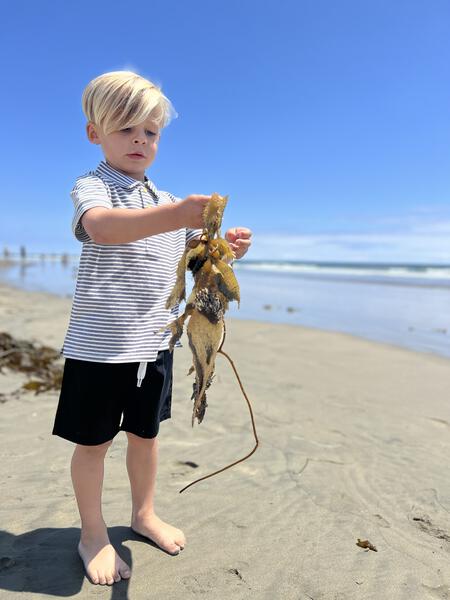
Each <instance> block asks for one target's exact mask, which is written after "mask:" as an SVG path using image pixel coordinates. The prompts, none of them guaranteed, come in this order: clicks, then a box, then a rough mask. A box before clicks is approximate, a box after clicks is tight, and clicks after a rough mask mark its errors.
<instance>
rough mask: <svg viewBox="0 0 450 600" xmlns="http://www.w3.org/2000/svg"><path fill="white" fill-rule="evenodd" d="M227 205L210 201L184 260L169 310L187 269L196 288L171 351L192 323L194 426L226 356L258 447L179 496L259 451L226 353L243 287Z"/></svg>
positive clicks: (182, 293)
mask: <svg viewBox="0 0 450 600" xmlns="http://www.w3.org/2000/svg"><path fill="white" fill-rule="evenodd" d="M227 201H228V196H220V195H219V194H212V197H211V200H210V201H209V202H208V204H207V205H206V206H205V209H204V213H203V220H204V229H203V233H202V236H201V237H200V239H197V240H194V241H193V242H191V243H190V244H189V245H188V247H187V248H186V250H185V252H184V254H183V256H182V257H181V259H180V262H179V264H178V268H177V280H176V283H175V286H174V288H173V290H172V292H171V294H170V296H169V298H168V300H167V303H166V308H172V307H173V306H175V305H176V304H178V303H180V302H181V301H182V300H185V298H186V281H185V274H186V270H188V271H191V272H192V275H193V277H194V287H193V289H192V292H191V294H190V296H189V298H188V299H187V301H186V307H185V310H184V313H183V314H182V315H181V316H180V317H178V319H176V320H175V321H173V322H172V323H170V324H169V325H168V327H170V329H171V331H172V337H171V339H170V343H169V344H170V350H173V348H174V345H175V343H176V342H177V340H179V338H180V337H181V335H182V333H183V328H184V325H185V323H186V321H187V334H188V339H189V347H190V349H191V351H192V359H193V365H192V367H191V369H190V371H189V374H191V373H193V372H195V381H194V384H193V392H192V400H193V401H194V407H193V411H192V425H193V424H194V421H195V419H197V421H198V423H201V422H202V420H203V418H204V416H205V411H206V407H207V406H208V404H207V401H206V390H207V389H208V388H209V387H210V385H211V382H212V379H213V375H214V369H215V360H216V355H217V354H218V353H219V354H223V355H224V356H225V357H226V358H227V359H228V360H229V362H230V364H231V366H232V368H233V370H234V373H235V375H236V377H237V379H238V382H239V385H240V388H241V391H242V393H243V395H244V397H245V399H246V401H247V405H248V408H249V411H250V416H251V419H252V426H253V433H254V436H255V442H256V444H255V447H254V448H253V450H252V451H251V452H250V454H248V455H247V456H245V457H243V458H241V459H240V460H238V461H236V462H234V463H232V464H231V465H228V466H226V467H224V468H223V469H220V470H219V471H216V472H215V473H211V474H210V475H207V476H206V477H202V478H201V479H197V480H196V481H194V482H192V483H191V484H189V485H188V486H186V487H185V488H183V489H182V490H180V492H183V491H184V490H185V489H187V488H188V487H190V485H193V484H194V483H197V481H201V480H202V479H206V478H207V477H212V475H216V474H217V473H220V472H222V471H224V470H225V469H229V468H230V467H232V466H234V465H235V464H237V463H239V462H242V461H243V460H246V459H247V458H249V457H250V456H251V455H252V454H253V452H255V450H256V448H257V447H258V437H257V434H256V429H255V423H254V418H253V413H252V409H251V405H250V402H249V400H248V397H247V395H246V393H245V391H244V388H243V386H242V383H241V381H240V378H239V375H238V373H237V371H236V368H235V366H234V364H233V361H232V360H231V358H230V357H229V356H228V355H227V354H226V353H225V352H224V351H223V350H222V346H223V344H224V341H225V321H224V315H225V312H226V310H227V309H228V306H229V303H230V302H231V301H233V300H235V301H237V302H238V303H239V301H240V294H239V284H238V282H237V279H236V277H235V275H234V271H233V269H232V267H231V266H230V264H229V263H230V262H231V261H232V260H233V258H234V254H233V251H232V250H231V248H230V247H229V245H228V242H227V241H226V240H225V239H223V238H222V237H221V236H220V227H221V225H222V217H223V212H224V210H225V206H226V204H227Z"/></svg>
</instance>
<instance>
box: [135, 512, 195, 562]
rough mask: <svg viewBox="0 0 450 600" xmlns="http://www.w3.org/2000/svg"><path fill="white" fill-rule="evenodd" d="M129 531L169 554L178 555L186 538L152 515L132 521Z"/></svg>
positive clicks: (179, 531)
mask: <svg viewBox="0 0 450 600" xmlns="http://www.w3.org/2000/svg"><path fill="white" fill-rule="evenodd" d="M131 529H132V530H133V531H135V532H136V533H139V535H142V536H144V537H146V538H149V539H150V540H152V542H155V544H156V545H157V546H159V547H160V548H161V549H162V550H165V551H166V552H168V553H169V554H178V553H179V552H180V550H183V548H184V546H185V544H186V538H185V537H184V533H183V532H182V531H181V530H180V529H177V528H176V527H172V525H169V524H168V523H164V521H161V519H160V518H159V517H157V516H156V515H154V514H152V515H146V516H144V517H140V518H136V519H133V521H132V523H131Z"/></svg>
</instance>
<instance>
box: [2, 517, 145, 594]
mask: <svg viewBox="0 0 450 600" xmlns="http://www.w3.org/2000/svg"><path fill="white" fill-rule="evenodd" d="M108 533H109V537H110V540H111V543H112V544H113V546H114V547H115V548H116V550H117V551H118V553H119V554H120V556H121V557H122V558H123V560H124V561H125V562H126V563H128V565H130V567H132V560H131V552H130V550H129V548H127V547H126V546H124V545H123V542H125V541H127V540H139V539H140V540H143V538H142V537H141V536H139V535H137V534H135V533H134V532H133V531H131V529H130V528H129V527H110V528H108ZM79 539H80V530H79V529H78V528H75V527H71V528H67V529H57V528H42V529H34V530H33V531H29V532H27V533H24V534H22V535H13V534H11V533H8V532H7V531H4V530H0V594H1V590H8V591H9V592H33V593H39V594H47V595H49V596H60V597H68V596H75V595H76V594H78V593H79V592H80V590H81V586H82V583H83V580H84V578H85V573H84V568H83V563H82V562H81V559H80V557H79V556H78V553H77V550H76V548H77V544H78V540H79ZM151 545H153V544H151ZM128 585H129V582H128V581H127V580H122V581H120V582H118V583H115V584H114V585H113V586H111V587H108V589H109V590H110V600H119V599H120V600H127V599H128ZM95 587H96V588H97V587H100V586H95ZM101 587H106V586H101ZM105 592H106V590H105ZM9 597H11V599H12V598H14V596H13V594H11V595H10V596H8V598H9Z"/></svg>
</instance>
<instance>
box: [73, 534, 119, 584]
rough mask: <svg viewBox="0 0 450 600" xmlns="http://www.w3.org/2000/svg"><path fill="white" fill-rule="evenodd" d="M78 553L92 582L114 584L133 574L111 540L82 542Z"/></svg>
mask: <svg viewBox="0 0 450 600" xmlns="http://www.w3.org/2000/svg"><path fill="white" fill-rule="evenodd" d="M78 553H79V555H80V557H81V560H82V561H83V563H84V568H85V569H86V573H87V575H88V577H89V579H90V580H91V581H92V583H99V584H100V585H105V584H106V585H112V584H113V583H115V582H117V581H120V580H121V579H128V578H129V577H130V576H131V570H130V567H129V566H128V565H127V564H126V563H125V562H124V561H123V560H122V559H121V558H120V556H119V555H118V554H117V552H116V551H115V550H114V548H113V546H111V544H110V543H109V542H107V543H104V542H103V543H102V542H99V541H92V542H84V543H83V542H81V541H80V543H79V544H78Z"/></svg>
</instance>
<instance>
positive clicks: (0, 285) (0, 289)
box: [0, 280, 450, 363]
mask: <svg viewBox="0 0 450 600" xmlns="http://www.w3.org/2000/svg"><path fill="white" fill-rule="evenodd" d="M5 290H9V292H10V293H17V294H18V295H19V296H20V295H24V296H28V295H32V296H35V297H36V296H41V297H43V298H44V299H45V298H46V299H47V300H49V301H50V302H51V301H52V300H57V301H59V302H61V303H65V304H67V323H68V320H69V316H70V308H71V305H72V297H71V296H60V295H58V294H54V293H52V292H48V291H39V290H33V291H28V290H25V289H23V288H21V287H19V286H14V285H12V284H9V283H5V282H3V281H1V280H0V298H1V295H2V294H3V293H4V291H5ZM32 304H34V303H32ZM0 306H1V300H0ZM63 306H64V304H62V307H63ZM0 316H1V315H0ZM225 322H226V323H227V324H228V323H229V322H230V323H236V325H235V326H237V324H238V323H249V324H254V326H255V327H256V326H259V327H266V326H267V327H270V326H273V327H275V328H277V327H279V328H280V329H286V331H288V330H289V329H291V328H294V329H298V330H300V331H301V330H303V331H305V332H310V333H312V334H314V333H317V334H324V335H332V336H340V337H342V338H348V339H350V340H355V341H359V342H365V343H367V344H374V345H376V346H381V347H383V346H384V347H386V348H390V349H392V350H399V351H404V352H407V353H411V354H418V355H423V356H424V357H431V358H437V359H442V360H444V361H445V362H447V363H449V362H450V357H447V356H444V355H442V354H439V353H437V352H432V351H430V352H425V351H421V350H415V349H413V348H408V347H406V346H401V345H398V344H393V343H389V342H384V341H377V340H372V339H369V338H366V337H363V336H358V335H355V334H352V333H347V332H343V331H335V330H330V329H322V328H320V327H310V326H308V325H302V324H301V325H299V324H297V323H294V324H289V323H278V322H273V321H262V320H258V319H250V318H242V319H241V318H239V317H237V318H236V317H227V315H226V318H225ZM8 333H9V332H8ZM24 339H25V338H24ZM183 339H184V341H185V342H186V335H185V333H184V334H183V337H182V338H181V341H182V343H183ZM61 346H62V341H61ZM58 349H59V348H58Z"/></svg>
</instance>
